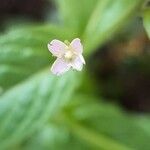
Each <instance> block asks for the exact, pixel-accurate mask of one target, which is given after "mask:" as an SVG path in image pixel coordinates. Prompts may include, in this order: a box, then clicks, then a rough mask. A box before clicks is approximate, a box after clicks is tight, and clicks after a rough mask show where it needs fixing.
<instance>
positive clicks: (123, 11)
mask: <svg viewBox="0 0 150 150" xmlns="http://www.w3.org/2000/svg"><path fill="white" fill-rule="evenodd" d="M142 3H143V0H132V1H131V0H121V1H120V0H115V1H114V0H105V1H103V0H100V1H98V3H97V4H96V5H95V8H94V11H93V13H92V14H91V17H90V19H89V21H88V23H87V26H86V29H85V33H84V34H83V39H84V43H85V49H86V53H90V52H91V51H92V50H93V49H96V48H97V46H101V45H102V44H104V43H105V42H106V41H107V40H108V39H110V37H112V36H113V35H114V34H115V33H116V32H117V31H118V30H119V29H121V27H122V26H124V25H125V24H126V23H127V21H128V20H129V19H130V18H131V17H132V16H133V15H135V13H136V12H137V11H138V10H139V8H140V7H141V5H142Z"/></svg>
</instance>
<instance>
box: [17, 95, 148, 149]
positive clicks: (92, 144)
mask: <svg viewBox="0 0 150 150" xmlns="http://www.w3.org/2000/svg"><path fill="white" fill-rule="evenodd" d="M73 99H74V100H73ZM73 99H72V101H70V104H69V105H67V106H66V107H65V109H64V110H63V111H62V112H60V113H57V115H55V117H53V119H52V120H50V123H49V124H47V125H46V126H43V130H41V131H39V132H38V133H37V134H36V135H33V136H32V137H31V138H30V139H29V140H28V141H26V143H25V144H22V145H20V147H19V148H20V149H21V148H24V149H25V150H34V149H36V150H38V149H39V150H40V149H45V150H48V149H55V150H63V149H64V150H65V149H67V150H69V149H73V150H77V149H79V150H80V149H81V150H84V149H85V150H93V149H94V150H99V149H101V150H111V149H115V150H141V149H143V150H149V146H150V144H149V142H148V141H149V137H150V132H149V131H150V129H149V124H150V120H149V117H146V116H137V115H133V116H129V115H128V114H125V113H124V112H123V111H122V110H120V109H119V108H118V107H117V106H114V105H110V104H106V103H102V102H101V101H97V100H98V98H95V97H91V96H87V95H80V96H79V95H78V96H75V97H74V98H73ZM37 143H38V145H37ZM24 149H23V150H24Z"/></svg>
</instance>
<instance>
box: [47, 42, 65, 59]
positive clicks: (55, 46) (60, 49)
mask: <svg viewBox="0 0 150 150" xmlns="http://www.w3.org/2000/svg"><path fill="white" fill-rule="evenodd" d="M48 49H49V51H50V52H51V53H52V54H53V55H54V56H56V57H61V56H62V55H63V54H64V53H65V49H66V45H65V44H64V43H63V42H61V41H59V40H52V41H51V42H50V43H49V44H48Z"/></svg>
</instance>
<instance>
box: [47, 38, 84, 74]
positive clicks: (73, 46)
mask: <svg viewBox="0 0 150 150" xmlns="http://www.w3.org/2000/svg"><path fill="white" fill-rule="evenodd" d="M48 49H49V51H50V52H51V53H52V54H53V56H55V57H57V59H56V60H55V62H54V64H53V65H52V67H51V71H52V73H53V74H55V75H61V74H63V73H65V72H66V71H68V70H69V69H70V68H73V69H76V70H78V71H81V70H82V68H83V64H85V60H84V58H83V56H82V53H83V46H82V44H81V42H80V39H79V38H76V39H74V40H73V41H72V42H71V43H69V42H64V43H63V42H61V41H59V40H56V39H55V40H52V41H51V42H50V43H49V44H48Z"/></svg>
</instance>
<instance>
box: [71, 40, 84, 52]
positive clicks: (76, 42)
mask: <svg viewBox="0 0 150 150" xmlns="http://www.w3.org/2000/svg"><path fill="white" fill-rule="evenodd" d="M70 45H71V47H72V48H73V49H74V50H75V52H77V53H78V54H81V53H82V52H83V46H82V44H81V42H80V39H79V38H76V39H74V40H73V41H72V42H71V44H70Z"/></svg>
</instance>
